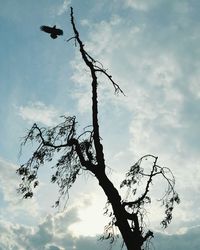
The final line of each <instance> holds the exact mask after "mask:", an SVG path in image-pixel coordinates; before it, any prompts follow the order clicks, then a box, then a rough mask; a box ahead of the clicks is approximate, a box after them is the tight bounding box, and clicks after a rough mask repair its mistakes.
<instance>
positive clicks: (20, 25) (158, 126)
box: [0, 0, 200, 250]
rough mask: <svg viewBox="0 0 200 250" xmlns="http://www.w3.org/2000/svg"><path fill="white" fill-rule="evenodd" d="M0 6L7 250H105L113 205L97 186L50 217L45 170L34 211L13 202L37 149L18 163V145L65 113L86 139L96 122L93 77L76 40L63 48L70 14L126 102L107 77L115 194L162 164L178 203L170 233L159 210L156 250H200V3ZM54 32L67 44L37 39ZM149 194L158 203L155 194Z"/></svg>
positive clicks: (89, 183) (0, 217) (77, 192)
mask: <svg viewBox="0 0 200 250" xmlns="http://www.w3.org/2000/svg"><path fill="white" fill-rule="evenodd" d="M0 2H1V8H0V23H1V25H0V34H1V47H0V55H1V60H0V68H1V74H0V101H1V105H0V117H1V119H0V127H1V130H0V138H1V143H0V175H1V177H0V211H1V212H0V249H16V250H18V249H20V250H21V249H33V250H34V249H48V250H63V249H78V250H79V249H81V250H82V249H89V250H90V249H105V247H106V246H105V244H106V243H102V245H101V244H100V243H99V242H98V243H97V241H96V237H95V235H97V234H100V233H102V232H103V226H104V223H105V222H106V218H105V217H103V215H102V214H103V207H104V203H105V201H106V199H105V197H104V195H103V193H102V192H101V190H100V188H99V187H98V183H97V182H96V181H95V180H94V179H93V177H92V176H91V175H88V174H84V175H83V176H82V177H80V179H79V180H78V182H77V183H76V184H75V185H74V187H73V188H72V190H71V192H70V199H69V201H68V203H67V206H66V209H65V210H64V211H63V210H60V211H57V210H56V209H54V208H52V207H51V206H52V205H53V203H54V201H55V200H56V197H57V188H56V186H55V185H53V184H50V183H49V180H50V171H51V170H50V168H48V166H46V167H43V168H42V169H41V175H40V178H41V185H40V187H39V188H38V190H37V191H36V193H35V195H34V198H33V199H32V200H25V201H24V200H22V199H21V197H19V196H18V195H17V194H16V187H17V185H18V183H19V179H18V177H17V176H16V174H15V170H16V169H17V167H18V166H19V164H20V163H22V162H23V160H25V159H26V157H27V155H28V154H29V153H30V150H31V148H28V149H27V150H25V152H24V155H23V156H22V157H21V158H20V159H19V158H18V152H19V144H20V138H21V137H22V136H23V135H24V133H25V131H26V129H27V128H29V127H30V126H31V124H32V123H34V122H38V123H39V124H40V125H41V126H51V125H54V124H56V123H57V122H59V121H60V116H61V115H63V114H66V115H76V116H77V119H78V121H79V126H80V129H81V128H83V127H85V126H87V125H89V124H90V123H91V113H90V111H91V110H90V102H91V98H90V97H91V94H90V78H89V76H88V74H87V70H85V68H84V64H83V63H82V61H81V59H80V55H79V53H78V49H77V48H75V47H74V43H73V41H71V42H68V43H67V42H66V39H68V38H70V37H71V36H72V35H73V33H72V29H71V26H70V17H69V7H70V6H73V7H74V12H75V19H76V23H77V27H78V29H79V31H80V34H81V37H82V40H83V41H84V43H85V46H86V48H87V49H88V51H89V52H90V54H91V55H92V56H93V57H94V58H96V59H97V60H99V61H101V62H102V63H103V64H104V66H105V68H108V69H109V72H110V74H112V76H113V79H115V81H116V82H117V83H119V85H120V86H121V88H122V89H123V90H124V92H125V94H126V96H125V97H124V96H115V95H114V94H113V89H112V86H111V85H110V83H109V82H107V81H106V79H104V78H103V77H100V83H99V94H100V96H99V102H100V114H99V115H100V126H101V137H102V138H103V145H104V149H105V156H106V163H107V165H108V166H109V169H110V170H109V176H110V178H111V179H112V181H113V182H114V183H115V184H116V186H119V183H120V181H121V180H122V179H123V177H124V174H125V172H126V171H127V170H128V168H129V167H130V166H131V165H132V164H133V163H135V162H136V161H137V160H138V158H139V157H141V156H142V155H143V154H147V153H151V154H155V155H157V156H159V163H160V165H162V166H166V167H170V168H171V170H172V171H173V173H174V175H175V177H176V189H177V191H178V192H179V194H180V198H181V204H180V205H179V206H178V207H176V208H175V211H174V217H173V221H172V223H171V225H170V226H169V228H168V229H167V230H166V231H163V230H162V229H161V227H160V224H159V223H160V221H161V219H162V212H163V211H162V208H161V207H160V206H159V205H156V204H155V205H154V204H153V205H152V207H151V210H150V211H149V216H148V217H149V227H150V228H152V229H153V230H154V231H156V232H157V237H156V239H155V240H154V241H153V243H154V245H155V247H156V249H163V250H167V249H169V248H170V249H183V250H185V249H187V250H188V249H189V250H193V249H197V248H195V247H197V246H198V245H199V239H198V238H199V228H200V216H199V214H200V211H199V207H200V199H199V191H200V184H199V179H200V170H199V165H200V156H199V148H200V132H199V128H200V84H199V79H200V70H199V68H200V61H199V58H200V49H199V44H200V16H199V11H200V1H198V0H181V1H180V0H169V1H165V0H109V1H108V0H101V1H93V0H88V1H87V0H84V1H82V0H71V1H70V0H65V1H64V0H57V1H53V0H49V1H44V0H43V1H31V0H21V1H16V0H10V1H2V0H1V1H0ZM54 24H56V25H57V26H58V27H60V28H62V29H63V30H64V36H63V37H61V38H59V39H56V40H53V39H51V38H50V37H49V36H48V35H47V34H45V33H43V32H41V31H40V30H39V27H40V26H41V25H54ZM158 184H159V185H162V184H160V183H158ZM159 189H160V186H159ZM152 195H153V197H154V198H155V200H156V199H158V198H159V197H158V189H155V192H154V194H152ZM94 221H96V222H95V223H94ZM160 233H161V234H160ZM181 244H183V245H181ZM187 244H188V245H187ZM117 248H119V246H116V249H117Z"/></svg>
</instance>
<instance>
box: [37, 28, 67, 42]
mask: <svg viewBox="0 0 200 250" xmlns="http://www.w3.org/2000/svg"><path fill="white" fill-rule="evenodd" d="M40 30H42V31H44V32H46V33H49V34H50V37H51V38H53V39H56V38H57V37H58V36H62V35H63V30H61V29H57V28H56V25H54V26H53V27H49V26H45V25H42V26H41V27H40Z"/></svg>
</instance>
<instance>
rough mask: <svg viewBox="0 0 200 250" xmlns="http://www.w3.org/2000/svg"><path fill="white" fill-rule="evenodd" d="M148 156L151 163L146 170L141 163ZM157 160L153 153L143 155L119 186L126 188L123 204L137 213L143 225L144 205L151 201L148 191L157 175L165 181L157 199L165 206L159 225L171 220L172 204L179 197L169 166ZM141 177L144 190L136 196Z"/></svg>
mask: <svg viewBox="0 0 200 250" xmlns="http://www.w3.org/2000/svg"><path fill="white" fill-rule="evenodd" d="M150 158H151V159H153V163H152V166H151V169H150V171H146V170H145V167H143V164H142V163H143V161H144V160H145V161H148V160H149V159H150ZM157 160H158V157H156V156H154V155H145V156H143V157H141V158H140V159H139V160H138V161H137V162H136V163H135V164H134V165H133V166H131V168H130V170H129V171H128V172H127V173H126V177H125V179H124V180H123V181H122V183H121V185H120V188H127V197H126V198H125V199H124V201H123V205H124V206H125V208H126V209H127V210H128V211H129V212H131V213H133V214H137V215H138V216H139V218H140V225H143V218H144V214H145V205H146V204H150V203H151V197H150V194H149V193H150V189H151V186H152V185H153V180H155V177H157V178H161V182H162V183H163V181H165V182H166V185H167V188H166V190H165V192H164V195H163V196H162V197H161V198H160V199H159V200H158V201H160V202H161V204H162V205H163V206H164V207H165V218H164V219H163V220H162V221H161V225H162V226H163V227H164V228H166V227H167V226H168V225H169V223H170V222H171V220H172V211H173V208H174V205H175V203H177V204H179V203H180V199H179V196H178V194H177V192H176V191H175V189H174V187H175V178H174V175H173V174H172V172H171V170H170V169H169V168H167V167H161V166H159V165H158V164H157ZM143 179H145V185H144V191H143V193H142V194H140V195H139V197H137V195H136V193H137V189H138V187H139V184H140V182H141V181H142V180H143ZM136 197H137V198H136ZM130 200H131V201H130Z"/></svg>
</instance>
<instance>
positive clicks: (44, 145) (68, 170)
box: [17, 116, 95, 206]
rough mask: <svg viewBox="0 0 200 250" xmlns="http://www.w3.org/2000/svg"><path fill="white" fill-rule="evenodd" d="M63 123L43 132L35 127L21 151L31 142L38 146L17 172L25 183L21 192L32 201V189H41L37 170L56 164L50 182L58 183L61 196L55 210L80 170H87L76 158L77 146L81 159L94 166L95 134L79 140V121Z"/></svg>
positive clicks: (85, 133) (67, 118)
mask: <svg viewBox="0 0 200 250" xmlns="http://www.w3.org/2000/svg"><path fill="white" fill-rule="evenodd" d="M63 119H64V121H63V122H62V123H60V124H58V125H57V126H55V127H52V128H40V127H39V126H38V125H37V124H34V125H33V126H32V128H31V129H30V130H29V131H28V133H27V135H26V136H25V137H24V139H23V142H22V144H21V149H22V147H23V146H25V145H26V144H28V143H30V142H31V144H37V148H36V150H35V151H34V153H33V155H32V157H31V158H30V159H29V160H28V161H27V162H26V163H25V164H23V165H21V166H20V168H19V169H17V174H18V175H19V176H20V177H21V180H22V182H21V183H20V185H19V188H18V192H19V193H21V194H22V195H23V197H24V198H31V197H32V196H33V189H34V188H36V187H37V186H38V185H39V181H38V170H39V168H40V166H42V165H44V164H45V163H47V162H51V161H52V160H54V161H55V160H56V164H54V165H53V166H52V169H53V170H54V174H53V175H52V177H51V182H52V183H57V185H58V187H59V193H60V196H59V199H58V200H57V201H56V202H55V205H56V206H57V205H59V200H60V198H61V197H63V196H65V195H66V194H67V193H68V190H69V188H71V186H72V184H73V183H74V182H75V180H76V178H77V176H78V174H79V173H80V171H81V169H84V166H83V165H82V164H81V162H80V158H79V156H78V154H77V148H76V146H77V144H78V145H79V149H80V151H81V153H82V155H84V156H85V158H86V157H87V159H88V160H89V161H91V162H95V157H94V153H93V149H92V143H93V136H92V135H93V133H92V132H91V131H89V130H87V131H84V132H83V133H82V134H81V135H79V136H78V137H77V136H76V123H77V122H76V117H75V116H73V117H70V116H68V117H65V116H63ZM87 134H89V137H88V136H87Z"/></svg>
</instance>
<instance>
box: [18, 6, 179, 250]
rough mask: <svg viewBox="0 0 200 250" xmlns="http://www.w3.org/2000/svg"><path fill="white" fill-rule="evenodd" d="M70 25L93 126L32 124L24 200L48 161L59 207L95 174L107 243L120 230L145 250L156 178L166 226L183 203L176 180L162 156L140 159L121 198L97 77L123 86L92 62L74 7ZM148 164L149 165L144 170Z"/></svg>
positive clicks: (23, 171)
mask: <svg viewBox="0 0 200 250" xmlns="http://www.w3.org/2000/svg"><path fill="white" fill-rule="evenodd" d="M70 16H71V25H72V29H73V32H74V36H73V37H71V38H70V39H68V40H69V41H70V40H74V41H75V44H76V45H78V47H79V50H80V54H81V56H82V60H83V61H84V63H85V65H86V66H87V67H88V69H89V71H90V76H91V88H92V107H91V109H92V126H90V127H88V128H87V130H84V131H83V133H81V134H77V121H76V117H75V116H63V122H62V123H60V124H58V125H57V126H55V127H51V128H43V127H39V126H38V125H37V124H36V123H35V124H33V126H32V127H31V129H30V130H29V131H28V133H27V135H26V136H25V137H24V140H23V142H22V144H21V146H22V147H23V146H25V145H26V144H27V143H28V142H34V143H36V144H37V148H36V150H34V152H33V154H32V156H31V157H30V159H29V160H28V161H27V162H26V163H25V164H23V165H21V166H20V168H19V169H18V170H17V174H18V175H19V176H20V177H21V179H22V182H21V183H20V185H19V189H18V191H19V192H20V193H21V194H22V195H23V197H24V198H31V197H32V196H33V189H34V188H36V187H37V186H38V184H39V182H38V169H39V167H40V166H41V165H43V164H45V163H46V162H51V161H52V159H54V160H56V164H55V165H54V166H53V169H54V174H53V175H52V177H51V181H52V182H53V183H57V185H58V186H59V193H60V195H59V197H58V200H57V201H56V202H55V206H58V205H59V204H60V201H61V198H62V197H63V196H65V195H66V194H67V193H68V191H69V189H70V188H71V186H72V185H73V183H74V182H75V181H76V178H77V176H78V175H79V174H81V173H82V172H83V171H89V172H91V173H92V174H93V175H94V177H95V178H97V180H98V182H99V185H100V186H101V188H102V189H103V191H104V193H105V195H106V197H107V200H108V201H107V204H106V210H105V214H107V215H109V216H110V222H109V224H108V225H106V226H105V232H104V235H103V237H102V238H103V239H110V242H111V243H112V242H113V241H114V239H115V235H116V234H115V228H118V229H119V232H120V233H121V236H122V238H123V241H124V243H125V245H126V247H127V249H128V250H141V249H145V247H146V246H147V243H148V241H149V240H150V239H151V238H152V237H153V232H151V231H150V230H148V229H147V228H146V226H145V222H144V219H145V211H146V210H145V209H146V205H147V204H149V203H151V197H150V194H149V193H150V189H151V187H152V181H153V179H154V178H155V177H160V178H162V179H163V181H164V182H166V184H167V189H166V190H165V191H164V192H165V193H164V196H163V197H162V198H161V199H160V202H161V204H162V205H163V206H164V208H165V215H164V218H163V219H162V221H161V224H162V226H163V227H164V228H166V227H167V226H168V225H169V223H170V222H171V220H172V212H173V208H174V205H175V203H179V202H180V200H179V197H178V194H177V193H176V191H175V190H174V186H175V178H174V176H173V174H172V172H171V171H170V169H169V168H165V167H161V166H159V165H158V163H157V162H158V158H157V157H156V156H154V155H151V154H147V155H145V156H143V157H141V158H140V159H139V160H138V161H137V162H136V163H135V164H134V165H133V166H131V167H130V169H129V171H128V172H127V173H126V175H125V179H124V180H123V181H122V182H121V185H120V188H123V189H126V190H127V194H128V195H126V197H125V198H122V197H121V195H120V193H119V191H118V190H117V189H116V188H115V187H114V185H113V183H112V182H111V181H110V179H109V178H108V176H107V174H106V164H105V158H104V151H103V145H102V143H101V138H100V133H99V121H98V92H97V90H98V74H99V73H101V74H103V75H104V76H105V77H106V78H108V80H109V81H110V82H111V84H112V86H113V87H114V91H115V93H121V94H124V93H123V91H122V89H121V88H120V86H119V85H118V84H117V83H116V82H115V81H114V80H113V79H112V76H111V75H110V74H108V73H107V71H106V70H105V69H104V68H103V65H102V64H101V63H99V62H98V61H96V60H95V59H94V58H92V57H91V56H90V55H89V54H88V52H87V51H86V50H85V46H84V44H83V42H82V40H81V39H80V36H79V32H78V30H77V28H76V25H75V22H74V15H73V8H71V15H70ZM145 162H149V163H150V167H149V166H148V168H146V164H145ZM141 180H143V181H144V182H145V186H144V190H143V191H142V192H139V194H138V193H137V192H138V184H139V182H140V181H141Z"/></svg>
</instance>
